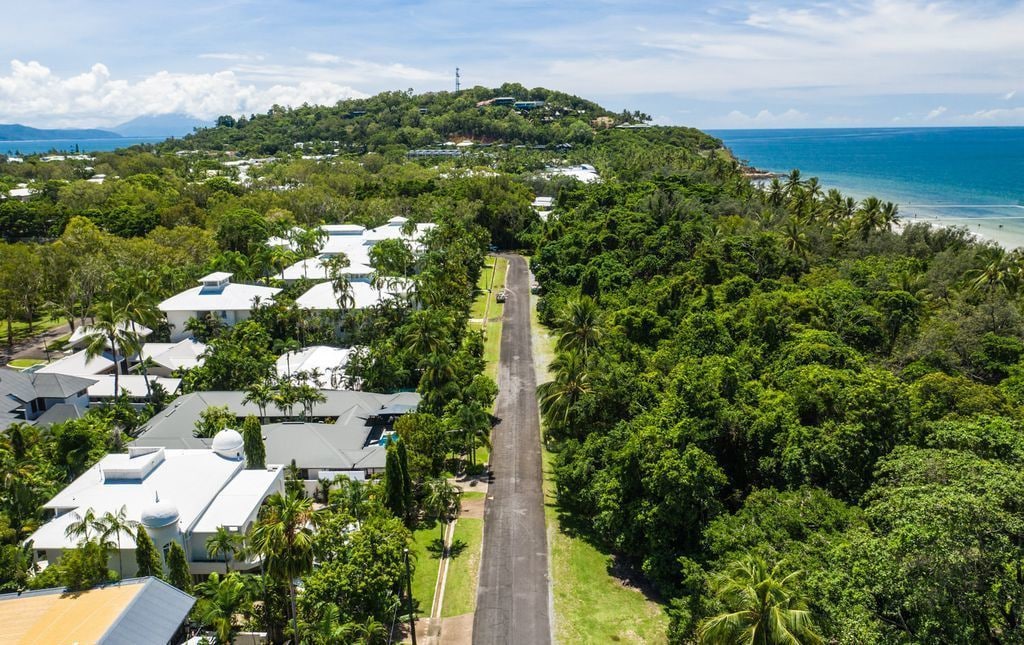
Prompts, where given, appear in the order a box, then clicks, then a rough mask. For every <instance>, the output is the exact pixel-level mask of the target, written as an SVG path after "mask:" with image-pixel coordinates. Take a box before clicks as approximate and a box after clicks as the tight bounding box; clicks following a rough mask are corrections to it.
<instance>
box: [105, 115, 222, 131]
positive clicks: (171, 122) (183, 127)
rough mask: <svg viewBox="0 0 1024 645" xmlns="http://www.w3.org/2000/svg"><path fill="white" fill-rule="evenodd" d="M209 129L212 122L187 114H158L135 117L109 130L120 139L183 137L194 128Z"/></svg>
mask: <svg viewBox="0 0 1024 645" xmlns="http://www.w3.org/2000/svg"><path fill="white" fill-rule="evenodd" d="M210 127H213V121H203V120H202V119H197V118H195V117H192V116H189V115H187V114H158V115H154V116H140V117H136V118H134V119H132V120H131V121H128V122H126V123H122V124H121V125H118V126H115V127H114V128H111V129H112V130H113V131H114V132H116V133H117V134H119V135H121V136H122V137H183V136H185V135H186V134H192V131H193V130H194V129H196V128H210Z"/></svg>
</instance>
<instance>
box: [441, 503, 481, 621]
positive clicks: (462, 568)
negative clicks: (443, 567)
mask: <svg viewBox="0 0 1024 645" xmlns="http://www.w3.org/2000/svg"><path fill="white" fill-rule="evenodd" d="M483 535H484V521H483V520H477V519H461V520H459V521H458V523H457V524H456V525H455V535H454V537H453V538H452V544H453V545H456V544H459V542H460V541H462V542H463V543H464V544H465V546H464V547H460V550H459V552H458V553H457V554H454V553H453V556H454V557H453V558H452V561H451V564H449V565H448V583H447V586H446V587H445V591H444V607H443V608H442V609H441V617H442V618H448V617H450V616H461V615H462V614H468V613H470V612H471V611H473V610H474V608H475V607H476V583H477V578H478V576H479V575H480V553H481V550H482V549H483Z"/></svg>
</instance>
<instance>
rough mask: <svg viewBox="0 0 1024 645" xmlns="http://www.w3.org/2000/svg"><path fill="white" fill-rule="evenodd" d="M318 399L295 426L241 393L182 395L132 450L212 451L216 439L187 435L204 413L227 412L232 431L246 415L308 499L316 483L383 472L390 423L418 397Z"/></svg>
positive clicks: (291, 417) (338, 394) (335, 395)
mask: <svg viewBox="0 0 1024 645" xmlns="http://www.w3.org/2000/svg"><path fill="white" fill-rule="evenodd" d="M320 393H321V394H322V395H323V396H324V399H325V400H324V401H322V402H319V403H316V404H314V405H313V406H312V409H311V410H310V411H309V414H306V415H304V416H305V418H304V419H303V420H296V419H297V418H298V416H299V415H297V414H294V413H292V412H289V411H285V410H279V409H277V408H276V407H275V406H274V404H272V403H271V404H269V405H268V407H267V408H266V409H260V408H259V407H258V406H257V405H256V404H254V403H252V402H246V393H245V392H237V391H232V392H193V393H190V394H185V395H183V396H179V397H178V398H177V399H175V400H174V402H173V403H171V405H170V406H168V407H167V409H165V410H163V411H161V412H159V413H158V414H157V415H156V416H154V417H153V418H152V419H150V420H149V421H148V422H147V423H146V425H145V426H143V428H142V431H141V433H140V435H139V438H138V439H136V440H135V441H134V442H133V445H135V446H153V447H162V448H166V449H168V450H172V449H181V448H184V449H202V448H209V447H212V446H213V444H214V442H215V441H216V439H204V438H200V437H195V436H193V434H192V431H193V429H194V427H195V424H196V422H197V421H199V419H200V414H202V412H203V411H204V410H206V409H207V408H209V407H212V406H227V408H228V410H230V411H231V413H232V414H234V415H235V417H236V418H237V419H238V425H241V421H242V419H243V418H244V417H246V416H248V415H253V416H256V417H260V418H262V420H263V422H264V423H263V441H264V444H265V445H266V449H267V462H268V463H284V464H288V463H291V461H292V460H293V459H294V460H295V464H296V466H298V468H299V471H300V476H301V477H302V479H303V480H305V485H306V490H307V491H308V492H310V493H312V492H313V491H314V490H315V489H316V485H317V481H318V480H319V479H321V478H326V479H334V477H336V476H337V475H344V476H346V477H349V478H352V479H364V478H365V477H366V476H367V475H371V474H374V473H380V472H383V471H384V461H385V458H386V451H385V448H386V446H387V443H388V441H389V440H390V438H391V436H392V435H393V431H394V428H393V425H394V422H395V420H396V419H397V418H398V417H400V416H402V415H403V414H406V413H407V412H412V411H415V409H416V406H417V405H419V402H420V395H419V394H417V393H415V392H399V393H397V394H376V393H373V392H355V391H344V390H342V391H338V390H321V392H320Z"/></svg>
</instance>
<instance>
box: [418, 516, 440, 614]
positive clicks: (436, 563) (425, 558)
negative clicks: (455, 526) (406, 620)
mask: <svg viewBox="0 0 1024 645" xmlns="http://www.w3.org/2000/svg"><path fill="white" fill-rule="evenodd" d="M440 537H441V527H439V526H437V525H436V524H430V525H429V526H428V527H425V528H422V529H417V530H416V531H413V534H412V547H411V550H412V555H414V556H415V562H416V573H415V574H413V577H412V597H413V598H415V599H416V601H417V602H418V603H419V609H418V610H417V612H416V613H417V615H419V616H426V615H428V614H430V607H431V606H432V605H433V603H434V587H435V586H436V585H437V571H438V569H439V568H440V566H441V560H440V559H438V558H437V557H436V556H435V555H434V554H433V553H431V552H430V551H429V550H428V548H427V547H428V546H430V544H431V542H433V541H434V540H437V539H439V538H440Z"/></svg>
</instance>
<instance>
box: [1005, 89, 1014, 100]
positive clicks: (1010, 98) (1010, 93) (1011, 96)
mask: <svg viewBox="0 0 1024 645" xmlns="http://www.w3.org/2000/svg"><path fill="white" fill-rule="evenodd" d="M1015 96H1017V90H1013V91H1012V92H1007V93H1006V94H1004V95H1003V100H1004V101H1010V100H1012V99H1013V97H1015Z"/></svg>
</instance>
